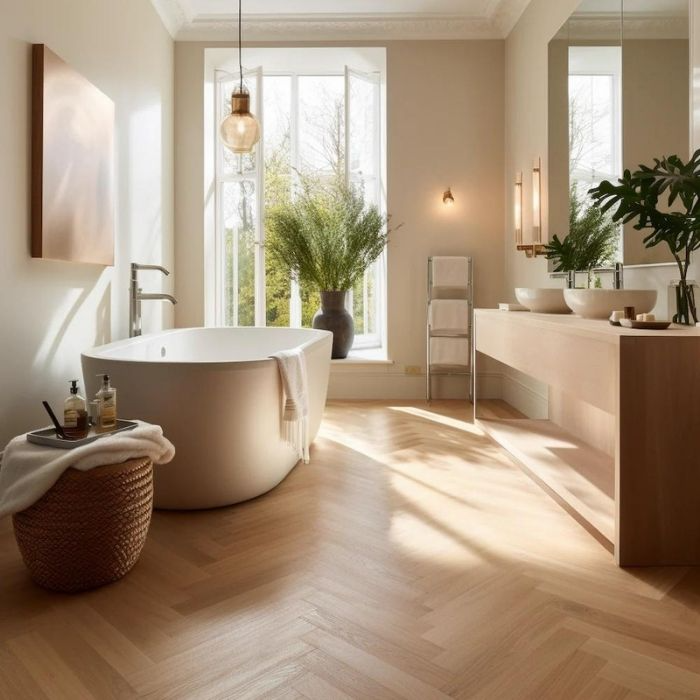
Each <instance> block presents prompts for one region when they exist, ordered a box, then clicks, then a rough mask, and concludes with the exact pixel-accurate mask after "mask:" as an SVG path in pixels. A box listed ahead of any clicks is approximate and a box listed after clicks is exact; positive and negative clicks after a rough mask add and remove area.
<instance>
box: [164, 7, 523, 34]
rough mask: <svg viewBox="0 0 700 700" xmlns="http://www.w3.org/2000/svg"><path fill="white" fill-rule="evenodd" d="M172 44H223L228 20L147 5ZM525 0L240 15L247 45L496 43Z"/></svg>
mask: <svg viewBox="0 0 700 700" xmlns="http://www.w3.org/2000/svg"><path fill="white" fill-rule="evenodd" d="M151 1H152V3H153V5H154V6H155V8H156V10H157V11H158V14H159V15H160V17H161V19H162V20H163V24H164V25H165V26H166V28H167V30H168V31H169V32H170V35H171V36H172V37H173V38H174V39H176V40H178V41H207V40H212V41H225V40H226V39H230V38H233V37H235V35H236V32H237V24H236V22H235V19H233V18H231V16H230V15H226V16H193V17H190V16H189V15H188V9H187V7H188V6H187V5H186V3H185V1H184V0H151ZM530 1H531V0H492V2H491V3H490V5H489V6H488V10H487V16H483V17H471V16H466V15H444V14H432V15H428V14H394V13H392V14H379V13H377V14H358V15H339V14H288V15H263V14H255V15H247V16H246V15H244V17H243V22H244V27H245V36H246V40H248V41H266V40H271V41H280V40H285V41H334V40H345V41H362V40H363V39H367V40H375V41H377V40H401V39H403V40H406V39H413V40H415V39H433V40H435V39H502V38H504V37H505V36H506V35H507V34H508V33H509V32H510V31H511V29H512V28H513V27H514V26H515V24H516V22H517V21H518V19H519V18H520V15H521V14H522V12H523V10H524V9H525V7H526V6H527V5H528V4H529V3H530Z"/></svg>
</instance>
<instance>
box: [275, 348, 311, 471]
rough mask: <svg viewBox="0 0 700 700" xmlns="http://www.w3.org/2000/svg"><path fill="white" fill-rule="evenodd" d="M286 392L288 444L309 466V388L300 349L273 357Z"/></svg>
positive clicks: (281, 351)
mask: <svg viewBox="0 0 700 700" xmlns="http://www.w3.org/2000/svg"><path fill="white" fill-rule="evenodd" d="M272 357H274V358H275V360H277V367H278V368H279V371H280V377H281V379H282V388H283V389H284V409H283V412H282V423H283V432H284V435H283V437H284V439H285V441H286V442H287V443H288V444H289V445H290V446H291V447H293V448H294V450H295V451H296V453H297V455H298V456H299V458H300V459H303V460H304V464H308V463H309V425H308V424H309V386H308V379H307V376H306V357H305V356H304V351H303V350H302V349H301V348H293V349H292V350H280V351H279V352H276V353H273V354H272Z"/></svg>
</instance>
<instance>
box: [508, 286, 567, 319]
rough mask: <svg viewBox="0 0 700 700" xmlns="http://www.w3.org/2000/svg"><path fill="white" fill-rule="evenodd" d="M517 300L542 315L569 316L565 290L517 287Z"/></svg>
mask: <svg viewBox="0 0 700 700" xmlns="http://www.w3.org/2000/svg"><path fill="white" fill-rule="evenodd" d="M515 298H516V299H517V300H518V302H519V303H520V304H522V305H523V306H525V307H526V308H528V309H530V311H534V312H535V313H540V314H569V313H571V309H569V307H568V306H567V305H566V302H565V301H564V290H563V289H535V288H530V287H516V288H515Z"/></svg>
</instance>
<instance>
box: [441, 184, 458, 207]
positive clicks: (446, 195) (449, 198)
mask: <svg viewBox="0 0 700 700" xmlns="http://www.w3.org/2000/svg"><path fill="white" fill-rule="evenodd" d="M442 203H443V204H444V205H445V206H447V207H451V206H452V205H453V204H454V203H455V198H454V196H453V195H452V189H451V188H450V187H448V188H447V189H446V190H445V191H444V192H443V193H442Z"/></svg>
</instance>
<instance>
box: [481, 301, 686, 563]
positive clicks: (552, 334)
mask: <svg viewBox="0 0 700 700" xmlns="http://www.w3.org/2000/svg"><path fill="white" fill-rule="evenodd" d="M474 315H475V348H476V355H477V358H476V362H477V363H478V355H479V353H481V354H484V355H489V356H490V357H493V358H495V359H496V360H498V361H500V362H501V363H503V364H505V365H508V366H509V367H513V368H515V369H516V370H519V371H520V372H523V373H525V374H527V375H529V376H531V377H533V378H535V379H537V380H539V381H541V382H543V383H545V384H547V385H548V387H549V393H550V398H551V401H550V415H549V420H539V419H535V420H530V419H522V420H521V419H512V420H478V422H479V423H480V424H481V426H482V427H483V428H484V430H486V432H488V433H489V434H490V435H491V436H492V437H493V438H494V439H495V440H496V441H497V442H499V443H500V444H501V445H503V447H505V448H506V449H507V450H508V451H509V452H510V453H511V455H512V456H513V457H514V458H515V460H516V461H517V462H518V463H519V464H520V465H521V467H522V468H523V469H524V471H526V472H527V473H528V474H529V475H530V476H531V477H532V478H533V479H534V480H535V481H537V482H538V483H539V484H540V485H541V486H542V487H543V488H544V489H545V490H546V491H547V492H548V493H550V495H552V496H553V497H554V498H555V499H556V500H557V501H558V502H559V503H560V504H561V505H562V506H564V507H565V508H566V509H567V510H568V511H569V512H570V513H571V514H572V515H573V516H574V517H576V518H577V519H578V520H579V521H580V522H581V523H582V524H583V525H584V526H585V527H586V528H587V529H588V530H589V531H590V532H591V533H592V534H594V535H595V536H596V537H597V538H598V539H599V540H600V541H601V542H602V543H603V544H604V545H605V546H607V547H608V549H610V550H611V551H612V552H613V553H614V555H615V559H616V561H617V562H618V563H619V564H620V565H623V566H636V565H662V564H685V565H687V564H700V447H699V446H698V445H699V440H698V438H699V437H700V328H672V329H669V330H667V331H641V330H633V329H627V328H619V327H615V326H611V325H610V324H609V323H608V322H607V321H593V320H586V319H581V318H578V317H576V316H573V315H554V314H535V313H530V312H506V311H498V310H492V309H477V310H476V311H475V314H474ZM574 413H576V415H577V416H578V421H579V423H578V424H579V426H580V428H581V429H580V430H576V429H572V425H575V424H576V421H570V420H566V417H567V415H568V414H574ZM581 416H588V418H586V419H585V420H582V419H581ZM475 417H476V418H477V419H479V416H478V411H477V402H476V400H475Z"/></svg>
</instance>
